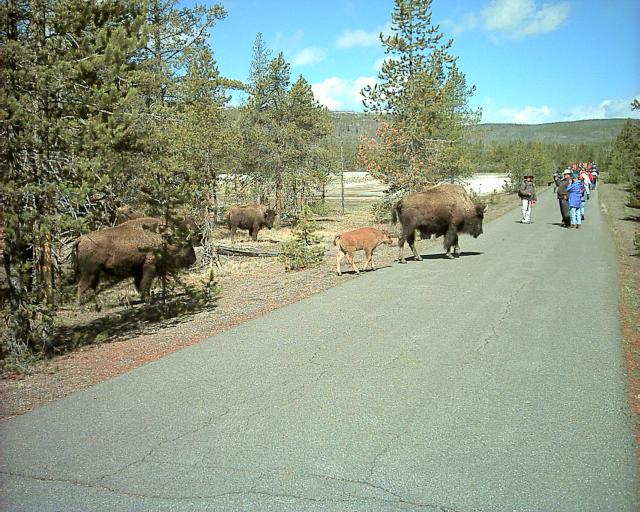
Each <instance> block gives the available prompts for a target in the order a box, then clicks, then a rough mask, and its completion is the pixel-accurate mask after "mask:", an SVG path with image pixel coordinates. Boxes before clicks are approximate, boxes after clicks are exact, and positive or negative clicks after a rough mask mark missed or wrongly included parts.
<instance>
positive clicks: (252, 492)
mask: <svg viewBox="0 0 640 512" xmlns="http://www.w3.org/2000/svg"><path fill="white" fill-rule="evenodd" d="M0 474H2V475H6V476H11V477H14V478H23V479H25V480H34V481H38V482H52V483H59V484H71V485H75V486H78V487H86V488H89V489H96V490H100V491H105V492H110V493H113V494H118V495H120V496H127V497H131V498H141V499H148V500H159V501H169V502H180V501H193V500H203V501H204V500H214V499H220V498H225V497H230V496H267V497H270V498H275V499H278V498H282V499H294V500H297V501H309V502H313V503H335V504H340V503H360V502H378V503H389V504H394V503H395V504H400V505H410V506H413V507H418V508H423V509H432V510H438V511H440V512H463V511H462V510H460V509H455V508H452V507H449V506H447V505H434V504H429V503H420V502H417V501H413V500H409V499H406V498H403V497H402V496H401V495H399V494H397V493H394V492H393V491H390V490H389V489H385V488H384V487H382V486H380V485H376V484H374V483H371V482H368V481H366V480H351V479H348V478H340V477H334V476H331V475H322V474H313V473H311V474H308V475H307V476H312V477H314V478H318V479H321V480H333V481H341V482H345V483H350V484H359V485H363V486H366V487H371V488H373V489H376V490H380V491H383V492H385V493H387V494H389V495H391V496H393V497H394V499H384V498H380V497H374V496H371V497H370V496H354V495H352V494H350V493H347V495H348V496H350V497H351V498H353V499H344V498H343V499H341V498H328V497H327V498H313V497H311V496H304V495H301V494H287V493H271V492H267V491H258V490H256V489H255V487H256V486H257V484H258V482H259V481H260V480H261V479H262V478H264V477H265V476H266V474H265V473H259V474H258V476H257V477H256V481H255V482H254V483H253V484H252V486H251V488H250V489H249V490H247V491H227V492H222V493H216V494H211V495H194V496H166V495H162V494H142V493H136V492H130V491H126V490H124V489H120V488H117V487H110V486H108V485H100V484H98V483H94V482H83V481H80V480H73V479H64V478H50V477H39V476H34V475H27V474H24V473H17V472H12V471H2V470H0Z"/></svg>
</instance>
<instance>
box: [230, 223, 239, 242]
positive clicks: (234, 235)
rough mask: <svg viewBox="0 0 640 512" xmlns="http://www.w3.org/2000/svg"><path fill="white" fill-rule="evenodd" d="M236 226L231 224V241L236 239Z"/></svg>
mask: <svg viewBox="0 0 640 512" xmlns="http://www.w3.org/2000/svg"><path fill="white" fill-rule="evenodd" d="M236 229H238V228H236V227H235V226H231V241H232V242H234V241H235V239H236Z"/></svg>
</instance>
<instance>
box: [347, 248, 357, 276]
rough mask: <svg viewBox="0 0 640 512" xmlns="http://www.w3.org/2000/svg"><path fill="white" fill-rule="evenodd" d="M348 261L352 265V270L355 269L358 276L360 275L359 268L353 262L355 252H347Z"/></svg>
mask: <svg viewBox="0 0 640 512" xmlns="http://www.w3.org/2000/svg"><path fill="white" fill-rule="evenodd" d="M347 261H348V262H349V263H351V268H353V270H355V271H356V274H359V273H360V271H359V270H358V267H356V264H355V263H354V262H353V252H351V251H348V252H347Z"/></svg>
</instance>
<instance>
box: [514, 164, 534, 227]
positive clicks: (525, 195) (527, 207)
mask: <svg viewBox="0 0 640 512" xmlns="http://www.w3.org/2000/svg"><path fill="white" fill-rule="evenodd" d="M518 197H519V198H520V199H521V200H522V221H521V222H522V224H531V208H532V207H533V205H534V204H536V186H535V185H534V183H533V175H532V174H525V176H524V177H523V179H522V183H520V187H518Z"/></svg>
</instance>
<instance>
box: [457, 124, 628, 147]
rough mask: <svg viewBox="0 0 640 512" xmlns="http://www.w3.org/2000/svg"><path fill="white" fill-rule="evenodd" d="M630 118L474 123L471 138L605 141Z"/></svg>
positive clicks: (612, 137)
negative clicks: (560, 121) (542, 122)
mask: <svg viewBox="0 0 640 512" xmlns="http://www.w3.org/2000/svg"><path fill="white" fill-rule="evenodd" d="M625 122H626V119H589V120H586V121H567V122H563V123H545V124H498V123H487V124H479V125H477V126H472V127H471V128H470V129H469V138H470V140H473V141H482V142H485V143H490V142H509V141H514V140H522V141H524V142H529V141H538V142H549V143H551V142H555V143H565V144H603V143H607V142H611V141H612V140H614V139H615V138H616V137H617V136H618V133H620V130H621V129H622V126H623V125H624V123H625Z"/></svg>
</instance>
